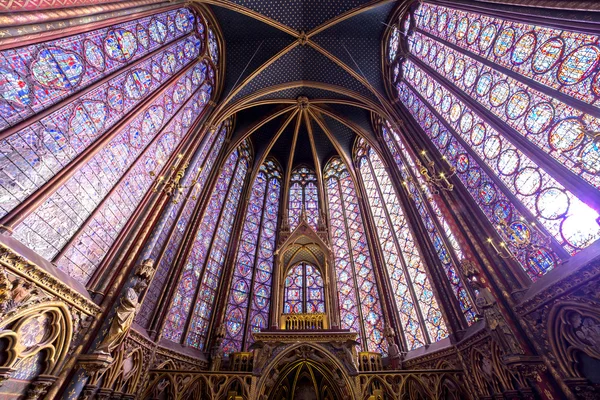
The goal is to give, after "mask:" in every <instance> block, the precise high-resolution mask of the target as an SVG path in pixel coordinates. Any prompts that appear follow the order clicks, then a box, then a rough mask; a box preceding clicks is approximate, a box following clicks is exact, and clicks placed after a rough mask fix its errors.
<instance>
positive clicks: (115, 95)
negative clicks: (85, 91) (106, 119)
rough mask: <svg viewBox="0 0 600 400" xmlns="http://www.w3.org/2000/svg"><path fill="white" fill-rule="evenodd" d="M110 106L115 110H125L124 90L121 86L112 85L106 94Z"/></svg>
mask: <svg viewBox="0 0 600 400" xmlns="http://www.w3.org/2000/svg"><path fill="white" fill-rule="evenodd" d="M106 99H107V102H108V106H109V107H110V108H112V109H113V110H115V111H122V110H123V101H124V98H123V91H122V90H121V88H119V87H115V86H111V87H109V88H108V93H107V94H106Z"/></svg>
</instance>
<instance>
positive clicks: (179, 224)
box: [136, 124, 227, 328]
mask: <svg viewBox="0 0 600 400" xmlns="http://www.w3.org/2000/svg"><path fill="white" fill-rule="evenodd" d="M226 136H227V125H226V124H222V125H221V127H220V128H219V129H217V130H215V132H214V133H213V134H211V135H209V137H208V138H207V140H206V141H205V143H203V145H202V147H201V149H200V150H199V151H198V152H197V153H196V155H195V158H194V160H193V161H192V162H191V163H190V169H189V172H188V173H187V174H186V176H185V178H184V181H183V185H184V188H185V189H184V191H183V192H182V193H181V195H180V198H179V199H175V200H174V201H172V202H171V203H169V206H168V208H167V209H166V210H165V211H163V216H162V217H161V220H160V222H159V223H158V226H157V228H155V230H154V234H153V237H152V238H151V240H150V241H149V243H148V244H147V245H146V248H145V249H144V252H143V254H142V255H141V256H140V257H139V259H140V260H144V259H146V258H151V259H153V260H155V266H156V273H155V275H154V278H153V279H152V282H151V283H150V286H149V287H148V291H147V292H146V295H145V296H144V303H143V304H142V308H141V309H140V312H139V313H138V314H137V316H136V322H137V323H138V324H139V325H141V326H143V327H145V328H148V327H149V326H148V324H149V323H150V319H151V318H152V315H153V312H154V309H155V307H156V305H157V302H158V300H159V298H160V295H161V293H162V291H163V290H164V289H165V284H166V280H167V276H168V273H169V271H170V270H171V266H172V265H173V262H174V261H175V260H174V259H175V256H176V253H177V249H178V248H179V246H180V244H181V242H182V240H183V237H184V234H185V231H186V228H187V225H188V222H189V221H190V219H191V217H192V213H193V211H194V209H195V208H196V204H197V200H198V196H199V195H200V193H201V192H202V190H203V189H204V187H205V185H206V180H207V179H208V175H209V174H210V172H211V171H212V168H213V165H214V163H215V161H216V159H217V156H218V155H219V153H220V151H221V148H222V147H223V143H224V142H225V137H226ZM194 180H195V184H194V183H193V181H194ZM167 240H168V242H167ZM165 245H166V246H165Z"/></svg>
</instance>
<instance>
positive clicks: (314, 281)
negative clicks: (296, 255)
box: [283, 262, 325, 314]
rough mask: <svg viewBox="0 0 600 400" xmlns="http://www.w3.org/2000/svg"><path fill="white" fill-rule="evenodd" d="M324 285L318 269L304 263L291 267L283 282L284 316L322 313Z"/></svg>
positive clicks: (323, 310)
mask: <svg viewBox="0 0 600 400" xmlns="http://www.w3.org/2000/svg"><path fill="white" fill-rule="evenodd" d="M324 285H325V283H324V282H323V276H322V275H321V271H320V270H319V268H317V267H315V266H313V265H311V264H307V263H305V262H302V263H300V264H298V265H296V266H294V267H291V268H290V269H289V270H288V272H287V274H286V275H285V280H284V287H283V312H284V314H302V313H306V314H315V313H324V312H325V290H324Z"/></svg>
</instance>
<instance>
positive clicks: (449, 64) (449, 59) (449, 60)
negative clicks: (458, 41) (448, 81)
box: [444, 53, 454, 74]
mask: <svg viewBox="0 0 600 400" xmlns="http://www.w3.org/2000/svg"><path fill="white" fill-rule="evenodd" d="M452 69H454V54H452V53H450V54H448V55H447V56H446V61H445V62H444V72H445V73H446V74H450V72H452Z"/></svg>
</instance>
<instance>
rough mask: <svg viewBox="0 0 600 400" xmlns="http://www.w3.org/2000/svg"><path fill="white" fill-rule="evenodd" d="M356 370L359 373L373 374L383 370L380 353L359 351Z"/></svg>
mask: <svg viewBox="0 0 600 400" xmlns="http://www.w3.org/2000/svg"><path fill="white" fill-rule="evenodd" d="M358 370H359V371H361V372H375V371H381V370H383V361H382V360H381V353H374V352H371V351H361V352H360V353H358Z"/></svg>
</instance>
